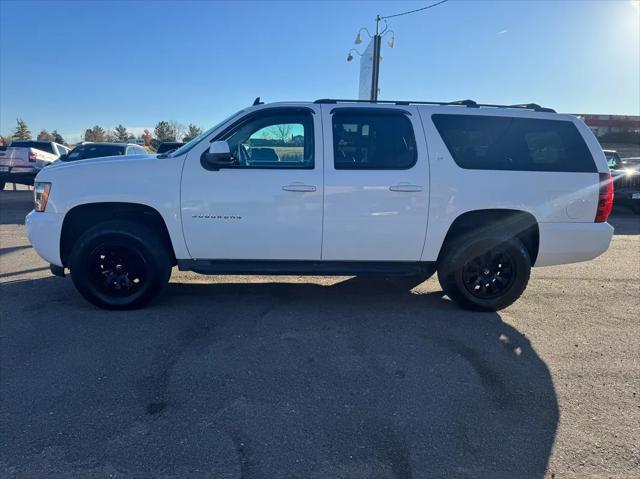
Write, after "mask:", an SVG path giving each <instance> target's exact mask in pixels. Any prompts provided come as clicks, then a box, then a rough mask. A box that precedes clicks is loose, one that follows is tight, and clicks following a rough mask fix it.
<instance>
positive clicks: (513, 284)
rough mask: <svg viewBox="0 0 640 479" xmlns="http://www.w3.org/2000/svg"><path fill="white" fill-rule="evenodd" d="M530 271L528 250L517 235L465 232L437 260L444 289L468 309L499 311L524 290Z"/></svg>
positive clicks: (446, 246)
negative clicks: (512, 236) (500, 235)
mask: <svg viewBox="0 0 640 479" xmlns="http://www.w3.org/2000/svg"><path fill="white" fill-rule="evenodd" d="M530 274H531V257H530V256H529V251H528V250H527V248H526V247H525V246H524V245H523V244H522V242H521V241H520V240H519V239H517V238H508V237H493V236H486V235H482V234H480V235H477V236H474V235H473V234H468V235H464V236H462V237H459V238H457V239H455V240H453V241H452V242H451V243H450V244H448V245H445V250H444V252H443V254H442V256H441V258H440V260H439V261H438V280H439V281H440V285H441V286H442V289H443V290H444V292H445V293H446V294H447V296H449V298H451V299H452V300H453V301H455V302H456V303H457V304H459V305H460V306H462V307H463V308H465V309H471V310H474V311H498V310H500V309H503V308H506V307H507V306H509V305H511V304H513V303H514V302H515V301H516V300H517V299H518V298H519V297H520V295H521V294H522V292H523V291H524V290H525V288H526V287H527V283H528V282H529V276H530Z"/></svg>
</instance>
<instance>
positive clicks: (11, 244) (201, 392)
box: [0, 191, 640, 479]
mask: <svg viewBox="0 0 640 479" xmlns="http://www.w3.org/2000/svg"><path fill="white" fill-rule="evenodd" d="M28 209H30V194H29V193H28V192H12V191H4V192H0V320H1V329H0V341H1V342H0V360H1V363H0V367H1V370H0V399H1V402H0V421H1V422H0V430H1V431H2V434H0V447H1V450H0V476H1V477H29V478H32V477H72V478H93V477H96V478H98V477H100V478H102V477H118V478H119V477H138V478H147V477H149V478H151V477H154V478H158V477H194V478H196V477H216V478H217V477H220V478H240V477H242V478H246V479H249V478H279V477H286V478H289V477H291V478H293V477H300V478H329V477H331V478H430V477H437V478H440V477H451V478H526V479H530V478H533V479H535V478H543V477H549V478H551V477H555V478H580V479H582V478H595V477H598V478H638V477H640V364H639V357H640V325H639V319H640V318H639V314H638V312H639V311H640V217H638V216H633V215H631V214H630V213H627V212H624V211H621V212H617V213H616V214H615V215H614V216H613V217H612V219H611V222H612V224H614V226H616V236H615V238H614V241H613V244H612V246H611V248H610V249H609V251H608V252H607V253H606V254H604V255H603V256H602V257H600V258H598V259H597V260H595V261H592V262H589V263H582V264H576V265H566V266H558V267H549V268H540V269H534V271H533V274H532V278H531V282H530V284H529V288H528V289H527V291H526V292H525V294H524V295H523V296H522V298H521V299H520V300H519V301H518V302H517V303H516V304H514V305H513V306H511V307H510V308H508V309H506V310H504V311H501V312H500V313H499V314H494V313H470V312H466V311H462V310H460V309H459V308H457V307H456V306H455V305H454V304H452V303H451V302H450V301H449V300H448V299H447V298H446V297H443V296H442V293H441V291H440V287H439V285H438V283H437V280H435V279H433V278H432V279H430V280H428V281H426V282H424V283H423V284H421V285H419V286H417V287H415V288H414V289H413V290H411V291H408V290H407V289H402V288H401V287H400V285H399V284H397V283H396V282H390V281H382V280H379V281H371V280H368V281H365V280H361V279H358V278H313V277H312V278H309V277H305V278H302V277H285V278H271V277H256V276H254V277H246V278H244V277H222V278H218V277H203V276H197V275H195V274H189V273H181V272H178V271H177V270H174V273H173V276H172V279H171V284H170V285H169V287H168V288H167V290H166V293H165V294H164V295H163V296H162V297H161V298H160V299H159V300H158V301H156V302H155V303H153V304H152V305H151V306H150V307H149V308H147V309H145V310H142V311H135V312H106V311H101V310H98V309H96V308H94V307H92V306H91V305H90V304H88V303H86V302H85V301H83V300H82V299H81V298H80V296H79V295H78V294H77V293H76V292H75V290H74V288H73V285H72V283H71V280H70V278H66V279H62V278H57V277H53V276H51V274H50V273H49V271H48V268H47V265H46V264H45V263H44V262H43V261H42V260H41V259H40V258H38V256H37V255H36V254H35V252H34V251H33V250H32V249H31V248H30V246H29V243H28V241H27V239H26V237H25V233H24V226H23V225H22V222H23V218H24V215H25V214H26V212H27V210H28Z"/></svg>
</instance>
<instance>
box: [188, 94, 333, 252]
mask: <svg viewBox="0 0 640 479" xmlns="http://www.w3.org/2000/svg"><path fill="white" fill-rule="evenodd" d="M215 139H216V140H227V142H228V143H229V147H230V150H231V153H232V156H233V162H232V164H231V165H229V166H228V167H225V168H222V169H220V170H219V171H210V170H207V169H205V167H204V166H203V165H202V163H201V155H202V154H203V153H204V152H205V151H206V150H207V149H208V147H209V141H203V142H202V143H201V144H199V145H198V146H197V147H195V148H194V149H193V150H191V151H190V152H189V153H188V156H187V159H186V161H185V166H184V170H183V174H182V189H181V190H182V191H181V198H182V200H181V203H182V224H183V230H184V236H185V240H186V243H187V247H188V249H189V253H190V254H191V257H192V258H193V259H229V260H254V259H255V260H318V259H320V254H321V243H322V207H323V205H322V198H323V171H322V167H323V158H322V130H321V124H320V108H319V106H317V105H312V106H309V107H305V108H289V107H269V108H264V109H260V110H256V111H253V112H251V113H249V114H247V115H246V116H245V117H243V118H241V119H240V120H238V121H237V122H236V124H235V126H232V127H231V128H228V129H227V130H226V132H225V133H223V134H222V136H221V137H217V138H215Z"/></svg>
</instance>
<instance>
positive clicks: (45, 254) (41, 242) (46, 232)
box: [25, 211, 64, 266]
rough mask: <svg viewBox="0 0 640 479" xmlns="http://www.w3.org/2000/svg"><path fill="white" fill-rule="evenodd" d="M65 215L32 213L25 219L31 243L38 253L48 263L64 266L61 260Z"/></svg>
mask: <svg viewBox="0 0 640 479" xmlns="http://www.w3.org/2000/svg"><path fill="white" fill-rule="evenodd" d="M63 220H64V215H63V214H58V213H47V212H46V211H44V212H42V213H40V212H37V211H31V213H29V214H28V215H27V217H26V218H25V227H26V230H27V237H28V238H29V242H30V243H31V245H32V246H33V248H34V249H35V250H36V253H38V255H39V256H40V257H41V258H42V259H44V260H45V261H46V262H47V263H51V264H53V265H56V266H62V260H61V259H60V234H61V232H62V221H63Z"/></svg>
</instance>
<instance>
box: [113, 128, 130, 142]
mask: <svg viewBox="0 0 640 479" xmlns="http://www.w3.org/2000/svg"><path fill="white" fill-rule="evenodd" d="M113 136H114V137H115V139H116V141H119V142H121V143H126V142H127V141H128V140H129V132H128V131H127V129H126V128H125V127H124V126H122V125H118V126H116V127H115V128H114V129H113Z"/></svg>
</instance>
